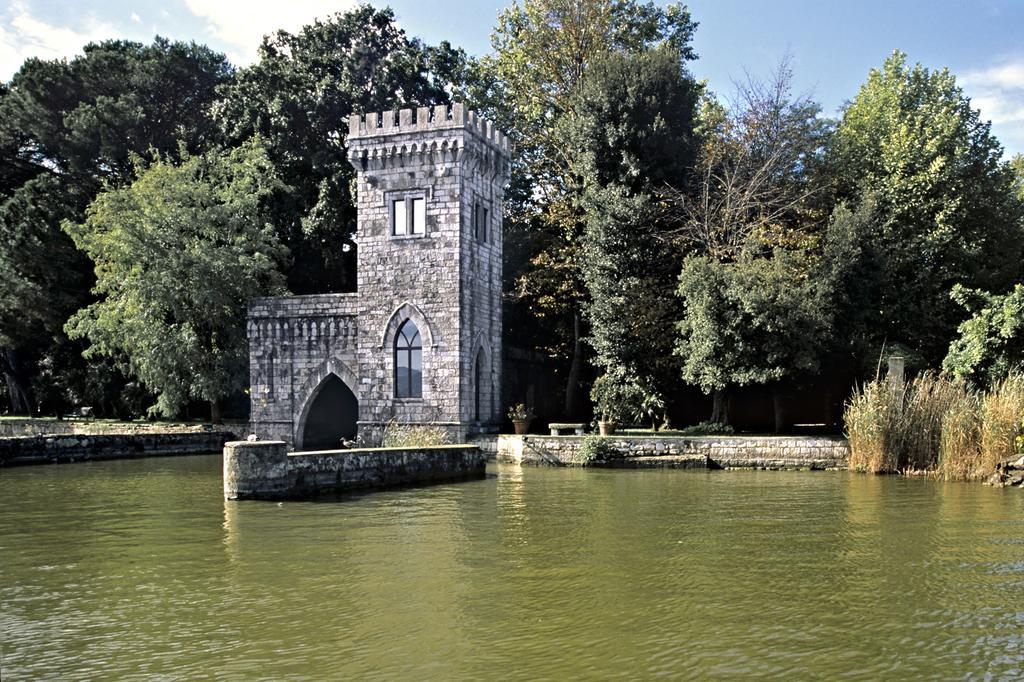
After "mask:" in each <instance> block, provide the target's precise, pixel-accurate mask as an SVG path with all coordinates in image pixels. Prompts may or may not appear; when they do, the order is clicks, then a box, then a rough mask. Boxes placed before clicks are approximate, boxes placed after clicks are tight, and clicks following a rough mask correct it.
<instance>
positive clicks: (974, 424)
mask: <svg viewBox="0 0 1024 682" xmlns="http://www.w3.org/2000/svg"><path fill="white" fill-rule="evenodd" d="M981 423H982V421H981V396H980V395H978V394H977V393H974V392H973V391H966V390H965V391H963V392H962V393H961V394H960V395H959V396H958V397H957V398H956V399H955V400H953V401H952V402H951V403H950V404H949V406H948V407H947V408H946V413H945V415H943V417H942V443H941V446H940V448H939V461H938V465H937V466H936V467H935V473H936V474H937V475H938V476H940V477H941V478H944V479H946V480H969V479H974V478H980V477H981V476H984V475H985V471H984V467H983V465H982V461H981Z"/></svg>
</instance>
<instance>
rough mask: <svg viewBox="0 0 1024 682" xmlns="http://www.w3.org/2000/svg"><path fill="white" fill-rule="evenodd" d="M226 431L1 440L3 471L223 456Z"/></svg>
mask: <svg viewBox="0 0 1024 682" xmlns="http://www.w3.org/2000/svg"><path fill="white" fill-rule="evenodd" d="M233 437H234V436H233V434H231V433H228V432H226V431H214V432H200V433H143V434H116V435H111V434H107V435H65V436H34V437H28V438H0V467H3V466H20V465H27V464H50V463H55V464H62V463H67V462H87V461H91V460H103V459H131V458H135V457H169V456H177V455H200V454H210V453H215V452H220V451H221V448H223V447H224V443H225V442H226V441H229V440H230V439H231V438H233Z"/></svg>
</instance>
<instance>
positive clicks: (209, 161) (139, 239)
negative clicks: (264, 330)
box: [64, 141, 286, 421]
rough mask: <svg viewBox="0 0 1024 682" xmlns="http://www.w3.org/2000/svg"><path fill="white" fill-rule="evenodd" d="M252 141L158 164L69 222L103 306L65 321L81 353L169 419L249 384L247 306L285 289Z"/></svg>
mask: <svg viewBox="0 0 1024 682" xmlns="http://www.w3.org/2000/svg"><path fill="white" fill-rule="evenodd" d="M277 184H278V181H277V179H276V177H275V175H274V172H273V166H272V164H271V163H270V161H269V159H268V158H267V156H266V154H265V153H264V151H263V150H262V149H260V148H259V146H258V144H256V141H251V142H249V143H246V144H245V145H243V146H241V147H238V148H236V149H234V150H232V151H230V152H208V153H206V154H203V155H198V156H191V155H188V154H186V153H183V160H182V162H181V163H180V164H179V165H175V164H174V163H173V162H171V161H165V160H163V159H160V158H158V159H156V160H155V161H154V162H153V163H152V164H151V165H150V166H149V167H148V168H144V169H142V168H140V171H139V176H138V179H137V180H135V181H134V182H133V183H132V184H130V185H128V186H125V187H121V188H114V187H111V188H109V189H107V190H106V191H104V192H103V193H101V194H100V195H99V196H98V197H97V198H96V200H95V201H94V202H93V203H92V204H91V205H90V207H89V210H88V212H87V216H86V220H85V222H83V223H80V224H76V223H72V222H65V223H64V227H65V229H66V230H67V231H68V232H69V233H70V234H71V236H72V238H73V239H74V240H75V243H76V244H77V245H78V247H79V248H81V249H82V250H83V251H84V252H85V253H86V254H88V256H89V257H90V258H91V259H92V260H93V262H94V263H96V286H95V288H94V293H95V294H96V295H97V296H98V298H99V300H97V301H96V302H95V303H93V304H91V305H89V306H87V307H86V308H83V309H82V310H80V311H79V312H78V313H76V314H75V315H74V316H73V317H72V318H71V320H70V321H69V322H68V324H67V332H68V334H69V335H70V336H71V337H72V338H79V337H81V338H85V339H87V340H88V341H89V343H90V346H89V349H88V351H87V354H88V355H99V356H107V357H111V358H113V359H115V360H117V361H118V362H120V363H123V365H124V366H125V368H126V370H127V372H128V373H129V374H130V375H131V376H135V377H138V378H139V379H140V380H141V381H142V382H143V383H144V384H145V385H146V386H147V387H148V388H149V389H150V390H152V391H153V392H155V393H156V394H157V398H158V400H157V404H156V406H155V407H154V409H155V411H156V412H158V413H160V414H163V415H165V416H174V415H176V414H177V413H178V412H179V411H180V410H181V408H182V407H183V406H184V405H185V404H186V403H187V402H188V401H190V400H204V401H208V402H209V403H210V405H211V413H212V414H211V417H212V418H213V419H214V420H215V421H216V420H217V419H218V418H219V412H218V409H217V406H218V404H219V402H220V400H221V399H223V398H224V397H226V396H228V395H230V394H231V393H233V392H235V391H237V390H239V389H241V388H242V387H243V386H245V385H246V383H247V381H248V375H247V371H246V368H247V360H248V356H247V345H246V336H245V311H246V305H247V303H248V301H249V300H250V299H252V298H253V297H255V296H260V295H266V294H275V293H281V292H282V291H283V286H282V285H283V278H282V276H281V274H280V272H279V267H280V263H281V261H282V260H283V259H284V257H285V256H286V250H285V249H284V248H283V247H282V246H281V244H280V242H279V241H278V239H277V237H276V235H275V231H274V228H273V226H272V225H270V224H269V223H268V222H267V221H266V216H265V213H264V209H263V203H264V202H265V201H266V200H267V199H268V198H269V197H270V196H271V195H272V193H273V192H274V190H275V189H276V188H277Z"/></svg>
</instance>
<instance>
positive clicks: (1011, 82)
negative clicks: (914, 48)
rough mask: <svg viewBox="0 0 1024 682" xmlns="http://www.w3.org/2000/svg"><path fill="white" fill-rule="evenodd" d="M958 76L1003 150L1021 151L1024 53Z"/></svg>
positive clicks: (1023, 144)
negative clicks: (990, 123)
mask: <svg viewBox="0 0 1024 682" xmlns="http://www.w3.org/2000/svg"><path fill="white" fill-rule="evenodd" d="M958 80H959V81H960V84H961V85H962V86H963V88H964V92H966V93H967V94H968V95H969V96H970V98H971V102H972V104H973V105H974V106H975V107H976V108H977V109H978V110H979V111H981V117H982V118H983V119H985V120H989V121H992V130H993V132H994V133H995V134H996V136H997V137H999V139H1000V141H1001V142H1002V143H1003V145H1004V146H1005V147H1006V150H1007V151H1008V152H1009V153H1011V154H1013V153H1021V152H1024V56H1019V57H1016V58H1013V59H1003V60H1001V61H999V62H998V63H995V64H992V65H991V66H989V67H987V68H984V69H977V70H974V71H968V72H967V73H965V74H963V75H962V76H960V77H959V79H958Z"/></svg>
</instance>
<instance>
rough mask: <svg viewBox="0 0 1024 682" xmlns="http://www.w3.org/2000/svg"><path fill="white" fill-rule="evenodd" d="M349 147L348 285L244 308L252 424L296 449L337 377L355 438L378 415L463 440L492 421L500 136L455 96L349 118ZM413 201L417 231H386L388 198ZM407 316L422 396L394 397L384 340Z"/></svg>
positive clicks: (496, 374)
mask: <svg viewBox="0 0 1024 682" xmlns="http://www.w3.org/2000/svg"><path fill="white" fill-rule="evenodd" d="M348 150H349V151H348V155H349V160H350V162H351V163H352V165H353V167H354V168H355V169H356V171H357V185H356V190H357V210H358V222H357V229H356V243H357V245H358V254H357V255H358V272H357V283H358V285H357V286H358V293H355V294H330V295H322V296H298V297H288V298H274V299H261V300H258V301H255V302H254V303H253V304H252V305H251V307H250V309H249V340H250V368H251V370H250V371H251V377H250V386H251V388H250V390H251V402H252V430H253V432H254V433H256V434H257V435H259V436H260V437H261V438H272V439H279V440H283V441H285V442H287V443H289V444H291V445H292V446H293V447H296V448H301V447H303V444H304V442H305V441H306V434H307V429H308V426H309V420H310V419H311V417H310V414H311V410H312V409H315V405H316V402H317V400H318V396H319V395H320V392H321V390H322V389H323V386H324V385H325V383H327V382H328V380H329V379H330V378H331V377H335V378H337V379H340V380H341V382H342V383H343V384H344V386H345V387H346V389H347V390H348V391H350V392H351V395H352V396H354V403H355V404H358V423H357V427H358V440H359V442H360V443H361V444H376V443H377V442H379V439H380V435H381V432H382V429H383V428H384V427H385V425H386V424H387V423H388V422H390V421H397V422H401V423H406V424H417V423H424V424H433V425H440V426H443V427H445V428H447V429H448V430H450V431H451V433H452V435H453V436H454V437H455V438H456V439H457V440H459V441H464V440H465V439H466V438H467V436H468V435H469V434H471V433H473V432H474V431H476V430H478V429H479V427H480V426H482V425H486V424H489V423H491V422H494V421H497V420H499V418H500V406H499V404H498V403H499V399H500V395H501V391H500V386H501V262H502V226H501V215H502V211H501V207H502V200H503V198H504V185H505V183H506V181H507V177H508V163H509V145H508V140H507V139H506V138H505V136H504V135H502V134H501V133H500V132H498V131H497V130H495V129H494V127H493V125H492V124H491V123H490V122H487V121H484V120H482V119H480V118H478V117H477V116H476V114H475V113H474V112H471V111H467V110H466V109H465V108H464V107H463V106H462V105H461V104H454V105H452V106H451V107H448V106H443V105H442V106H438V107H433V108H429V107H422V108H419V109H416V110H412V109H403V110H401V111H397V112H396V111H390V112H384V113H383V114H380V113H372V114H367V115H366V116H360V115H354V116H352V117H351V119H350V121H349V134H348ZM406 201H408V202H410V203H408V204H406V203H405V202H406ZM415 201H419V202H421V203H418V204H415V205H416V206H417V207H422V208H423V211H422V214H417V216H416V217H414V218H408V216H406V215H405V213H403V214H402V220H403V221H404V220H406V219H407V218H408V219H409V220H410V221H414V220H418V219H420V218H422V224H420V223H417V225H418V227H420V231H418V232H417V233H415V234H396V232H402V231H405V230H403V229H396V227H395V222H396V221H397V220H398V218H397V217H396V216H397V214H396V212H397V210H398V209H397V208H396V206H395V205H396V202H402V206H403V207H404V206H406V205H408V206H413V205H414V204H413V203H411V202H415ZM404 210H405V209H404V208H403V211H404ZM409 210H412V209H409ZM408 224H409V225H410V226H411V225H412V224H413V222H409V223H408ZM408 231H412V230H411V229H410V230H408ZM406 321H412V323H413V324H415V326H416V328H417V330H418V331H419V334H420V341H421V345H422V352H421V357H422V391H421V395H420V396H417V397H404V398H400V397H396V385H395V384H396V371H395V342H396V335H397V334H398V331H399V328H400V327H401V326H402V325H403V324H404V323H405V322H406ZM339 418H342V419H344V418H345V417H343V416H342V417H339Z"/></svg>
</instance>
